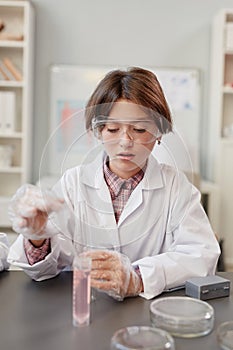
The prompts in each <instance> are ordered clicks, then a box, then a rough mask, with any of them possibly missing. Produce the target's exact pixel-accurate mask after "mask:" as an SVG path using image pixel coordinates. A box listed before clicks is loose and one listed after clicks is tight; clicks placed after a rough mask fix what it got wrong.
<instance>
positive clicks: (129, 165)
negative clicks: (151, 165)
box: [101, 99, 160, 179]
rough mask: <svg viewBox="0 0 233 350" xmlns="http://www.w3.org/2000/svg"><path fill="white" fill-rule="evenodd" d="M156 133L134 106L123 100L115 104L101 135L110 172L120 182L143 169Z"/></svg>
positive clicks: (148, 121) (152, 122)
mask: <svg viewBox="0 0 233 350" xmlns="http://www.w3.org/2000/svg"><path fill="white" fill-rule="evenodd" d="M157 133H158V129H157V127H156V125H155V122H154V121H153V120H152V119H150V118H149V117H148V115H147V114H146V113H145V112H144V111H143V110H142V109H141V108H140V107H139V106H138V105H136V104H134V103H132V102H129V101H127V100H124V99H121V100H119V101H118V102H117V103H115V104H114V106H113V108H112V110H111V112H110V114H109V116H108V119H107V123H106V124H105V126H104V128H103V130H102V131H101V139H102V142H103V145H104V148H105V151H106V152H107V154H108V155H109V167H110V169H111V171H113V172H114V173H115V174H117V175H118V176H119V177H121V178H124V179H128V178H130V177H132V176H133V175H135V174H136V173H137V172H138V171H139V170H140V169H141V168H142V167H143V166H144V165H145V163H146V160H147V158H148V157H149V155H150V153H151V151H152V149H153V147H154V145H155V141H156V134H157ZM159 139H160V138H159Z"/></svg>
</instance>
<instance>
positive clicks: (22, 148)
mask: <svg viewBox="0 0 233 350" xmlns="http://www.w3.org/2000/svg"><path fill="white" fill-rule="evenodd" d="M1 27H2V30H1V31H0V123H1V127H0V227H8V226H10V222H9V219H8V216H7V207H8V203H9V199H10V197H11V196H12V195H13V194H14V192H15V191H16V189H17V188H18V187H19V186H20V185H21V184H23V183H25V182H28V181H30V171H31V170H30V168H31V164H30V161H31V134H32V129H31V120H32V98H33V84H32V83H33V81H32V77H33V40H34V38H33V36H34V11H33V8H32V6H31V4H30V2H28V1H17V0H16V1H9V0H6V1H0V28H1ZM9 62H10V64H11V65H13V68H12V67H11V66H10V67H9V65H8V64H9ZM7 63H8V64H7ZM16 73H18V74H16ZM7 95H8V96H11V97H10V98H9V99H8V98H7V97H6V96H7ZM6 146H7V147H6ZM8 151H9V153H10V152H12V157H10V156H9V158H7V159H6V157H7V152H8Z"/></svg>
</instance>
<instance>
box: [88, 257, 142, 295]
mask: <svg viewBox="0 0 233 350" xmlns="http://www.w3.org/2000/svg"><path fill="white" fill-rule="evenodd" d="M85 255H88V256H90V257H91V258H92V270H91V286H92V287H94V288H97V289H100V290H102V291H104V292H106V293H107V294H108V295H110V296H112V297H113V298H114V299H117V300H123V299H124V298H125V297H127V296H136V295H138V294H139V293H141V292H142V290H143V284H142V280H141V278H140V276H139V275H138V274H137V273H136V272H135V270H134V268H133V266H132V265H131V262H130V260H129V258H128V257H127V256H126V255H123V254H121V253H118V252H115V251H108V250H93V251H88V252H86V253H85Z"/></svg>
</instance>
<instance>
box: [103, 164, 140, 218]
mask: <svg viewBox="0 0 233 350" xmlns="http://www.w3.org/2000/svg"><path fill="white" fill-rule="evenodd" d="M144 172H145V167H144V168H143V169H141V170H140V171H139V172H138V173H137V174H135V175H134V176H133V177H131V178H129V179H128V180H125V179H121V178H120V177H118V176H117V175H116V174H114V173H113V172H112V171H111V170H110V169H109V167H108V165H107V162H105V163H104V177H105V181H106V183H107V185H108V188H109V191H110V194H111V198H112V205H113V209H114V214H115V218H116V222H118V221H119V218H120V215H121V213H122V211H123V209H124V207H125V205H126V203H127V201H128V199H129V197H130V195H131V193H132V192H133V190H134V189H135V187H136V186H137V185H138V184H139V182H140V181H141V180H142V178H143V176H144Z"/></svg>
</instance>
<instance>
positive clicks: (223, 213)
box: [209, 8, 233, 267]
mask: <svg viewBox="0 0 233 350" xmlns="http://www.w3.org/2000/svg"><path fill="white" fill-rule="evenodd" d="M210 68H211V70H210V73H211V74H210V129H209V130H210V131H211V142H210V150H212V154H211V160H212V163H213V164H214V166H213V169H214V177H215V182H216V183H217V184H218V186H219V200H220V206H219V221H220V222H219V227H220V232H219V233H218V234H219V235H220V237H221V238H223V239H224V254H225V262H226V265H227V266H230V267H231V266H233V8H232V9H222V10H221V11H220V12H219V13H218V14H217V15H216V17H215V18H214V20H213V27H212V45H211V67H210Z"/></svg>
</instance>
